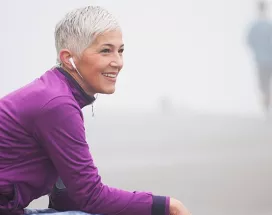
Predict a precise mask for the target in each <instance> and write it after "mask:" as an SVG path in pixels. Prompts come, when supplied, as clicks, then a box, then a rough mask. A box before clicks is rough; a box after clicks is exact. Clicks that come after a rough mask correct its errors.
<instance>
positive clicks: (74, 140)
mask: <svg viewBox="0 0 272 215" xmlns="http://www.w3.org/2000/svg"><path fill="white" fill-rule="evenodd" d="M34 125H35V129H34V137H35V138H36V139H37V141H38V142H39V143H40V144H41V146H42V147H43V148H44V150H45V151H46V153H47V155H48V157H49V158H50V160H51V161H52V163H53V165H54V166H55V168H56V170H57V172H58V174H59V176H60V178H61V179H62V181H63V184H64V185H65V187H66V193H67V197H69V198H70V199H71V200H72V202H73V203H74V204H75V205H76V207H77V208H78V210H80V211H83V212H86V213H91V214H108V215H113V214H118V215H138V214H141V215H168V213H169V210H168V208H167V207H169V198H168V197H163V196H154V195H152V194H151V193H148V192H136V191H135V192H128V191H124V190H120V189H117V188H112V187H109V186H106V185H104V184H103V183H102V182H101V177H100V175H99V174H98V170H97V167H96V166H95V164H94V161H93V158H92V156H91V154H90V151H89V145H88V144H87V142H86V138H85V128H84V123H83V118H82V112H81V110H80V108H79V107H78V106H77V105H76V104H75V102H74V100H73V99H72V98H70V97H64V96H60V97H58V98H55V99H53V100H51V101H50V102H49V103H47V104H46V105H45V106H44V107H43V108H42V110H41V111H40V113H39V115H38V116H37V117H36V119H35V121H34Z"/></svg>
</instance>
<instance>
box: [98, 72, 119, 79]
mask: <svg viewBox="0 0 272 215" xmlns="http://www.w3.org/2000/svg"><path fill="white" fill-rule="evenodd" d="M102 75H104V76H106V77H110V78H116V76H117V75H114V74H106V73H104V74H102Z"/></svg>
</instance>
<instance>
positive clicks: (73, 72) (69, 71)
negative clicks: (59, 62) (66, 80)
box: [61, 66, 95, 96]
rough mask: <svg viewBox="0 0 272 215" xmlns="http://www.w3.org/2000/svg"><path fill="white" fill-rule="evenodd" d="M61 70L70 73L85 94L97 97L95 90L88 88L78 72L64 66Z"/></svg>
mask: <svg viewBox="0 0 272 215" xmlns="http://www.w3.org/2000/svg"><path fill="white" fill-rule="evenodd" d="M61 68H62V69H64V70H65V72H67V73H69V74H70V75H71V76H72V77H73V78H74V79H75V81H76V82H77V83H78V84H79V85H80V86H81V88H82V89H83V90H84V91H85V93H87V94H88V95H89V96H94V95H95V93H94V92H93V90H92V89H91V88H90V87H88V86H87V84H86V83H85V81H84V80H83V79H82V78H81V77H80V76H79V74H78V73H77V72H75V71H72V70H70V69H67V68H65V67H64V66H61Z"/></svg>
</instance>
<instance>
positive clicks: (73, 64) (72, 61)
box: [69, 57, 77, 70]
mask: <svg viewBox="0 0 272 215" xmlns="http://www.w3.org/2000/svg"><path fill="white" fill-rule="evenodd" d="M69 61H70V63H71V64H72V66H73V68H74V69H75V70H77V68H76V65H75V62H74V60H73V58H72V57H70V58H69Z"/></svg>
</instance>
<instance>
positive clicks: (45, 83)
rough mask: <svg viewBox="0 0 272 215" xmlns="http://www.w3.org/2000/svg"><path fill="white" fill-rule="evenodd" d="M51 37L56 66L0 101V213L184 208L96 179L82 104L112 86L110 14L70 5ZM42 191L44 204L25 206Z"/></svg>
mask: <svg viewBox="0 0 272 215" xmlns="http://www.w3.org/2000/svg"><path fill="white" fill-rule="evenodd" d="M55 42H56V43H55V45H56V50H57V56H58V59H57V61H58V63H59V65H60V66H58V67H55V68H52V69H50V70H49V71H47V72H45V74H43V75H42V76H41V77H40V78H38V79H36V80H34V81H33V82H31V83H30V84H28V85H26V86H24V87H22V88H20V89H18V90H16V91H15V92H12V93H10V94H9V95H7V96H5V97H4V98H2V99H1V100H0V122H1V123H0V214H1V215H18V214H46V213H50V214H55V215H57V214H60V212H59V211H65V213H61V214H63V215H64V214H65V215H68V214H69V215H70V214H71V215H72V214H76V215H78V214H85V213H87V214H119V215H136V214H137V215H140V214H141V215H168V214H175V215H188V214H189V212H188V211H187V209H186V208H185V207H184V206H183V205H182V204H181V203H180V202H179V201H178V200H176V199H173V198H169V197H163V196H155V195H152V194H151V193H147V192H127V191H123V190H120V189H115V188H111V187H108V186H106V185H104V184H102V182H101V178H100V176H99V174H98V170H97V168H96V166H95V164H94V162H93V159H92V156H91V154H90V152H89V147H88V144H87V142H86V138H85V129H84V125H83V124H84V123H83V115H82V111H81V109H82V108H83V107H85V106H86V105H90V104H92V103H93V102H94V101H95V97H94V96H95V94H97V93H104V94H112V93H114V91H115V83H116V79H117V76H118V74H119V72H120V71H121V69H122V66H123V59H122V54H123V51H124V44H123V41H122V32H121V29H120V26H119V24H118V22H117V21H116V19H115V18H114V17H113V16H112V15H111V14H110V13H109V12H107V11H106V10H105V9H103V8H101V7H84V8H79V9H76V10H73V11H72V12H70V13H68V14H67V15H66V16H65V17H64V18H63V19H62V20H61V21H60V22H59V23H58V24H57V26H56V31H55ZM60 178H61V179H62V180H63V182H62V180H61V179H60ZM49 193H51V194H50V206H49V207H50V209H45V210H29V209H25V208H26V207H27V206H28V204H29V203H30V202H31V201H32V200H34V199H36V198H39V197H41V196H43V195H47V194H49Z"/></svg>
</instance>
